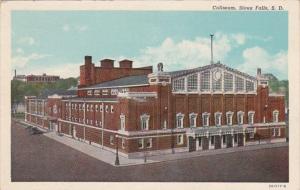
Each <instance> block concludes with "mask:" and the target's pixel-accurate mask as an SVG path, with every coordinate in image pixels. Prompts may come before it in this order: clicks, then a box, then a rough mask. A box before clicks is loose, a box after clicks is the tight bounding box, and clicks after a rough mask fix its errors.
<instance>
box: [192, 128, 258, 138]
mask: <svg viewBox="0 0 300 190" xmlns="http://www.w3.org/2000/svg"><path fill="white" fill-rule="evenodd" d="M253 132H254V128H253V127H244V126H221V127H199V128H190V130H189V131H187V133H186V134H187V136H192V137H201V136H214V135H227V134H239V133H253Z"/></svg>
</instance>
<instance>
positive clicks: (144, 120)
mask: <svg viewBox="0 0 300 190" xmlns="http://www.w3.org/2000/svg"><path fill="white" fill-rule="evenodd" d="M140 119H141V129H142V130H149V119H150V116H149V115H147V114H143V115H141V116H140Z"/></svg>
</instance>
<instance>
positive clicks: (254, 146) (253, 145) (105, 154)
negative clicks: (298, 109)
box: [19, 122, 288, 167]
mask: <svg viewBox="0 0 300 190" xmlns="http://www.w3.org/2000/svg"><path fill="white" fill-rule="evenodd" d="M19 123H22V124H23V125H24V123H23V122H19ZM44 135H45V136H46V137H48V138H51V139H53V140H55V141H58V142H60V143H62V144H65V145H67V146H69V147H71V148H73V149H75V150H78V151H80V152H82V153H84V154H87V155H89V156H91V157H93V158H96V159H98V160H100V161H103V162H105V163H107V164H110V165H113V166H115V159H116V154H115V153H113V152H110V151H108V150H105V149H102V148H101V147H97V146H94V145H89V144H87V143H84V142H80V141H78V140H75V139H72V138H70V137H66V136H58V135H57V134H56V133H55V132H47V133H44ZM284 140H285V139H275V140H272V141H271V142H270V141H261V142H260V144H258V142H248V143H246V146H242V147H234V148H224V149H217V150H205V151H194V152H179V153H175V154H164V155H157V156H148V157H147V162H146V163H145V162H144V158H136V159H128V158H126V157H124V156H121V155H120V154H119V161H120V165H119V167H120V166H131V165H140V164H149V163H157V162H165V161H172V160H180V159H188V158H194V157H199V156H209V155H218V154H226V153H233V152H241V151H251V150H258V149H266V148H275V147H283V146H288V143H286V142H284Z"/></svg>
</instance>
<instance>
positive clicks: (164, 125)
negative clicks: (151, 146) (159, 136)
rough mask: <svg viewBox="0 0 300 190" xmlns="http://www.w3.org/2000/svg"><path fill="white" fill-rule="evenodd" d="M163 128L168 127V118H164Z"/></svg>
mask: <svg viewBox="0 0 300 190" xmlns="http://www.w3.org/2000/svg"><path fill="white" fill-rule="evenodd" d="M163 129H167V120H164V124H163Z"/></svg>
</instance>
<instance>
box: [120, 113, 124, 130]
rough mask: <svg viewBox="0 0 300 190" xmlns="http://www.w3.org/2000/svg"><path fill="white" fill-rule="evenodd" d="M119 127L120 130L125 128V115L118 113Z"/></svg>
mask: <svg viewBox="0 0 300 190" xmlns="http://www.w3.org/2000/svg"><path fill="white" fill-rule="evenodd" d="M120 120H121V121H120V125H121V126H120V128H121V130H125V115H123V114H122V115H120Z"/></svg>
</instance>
